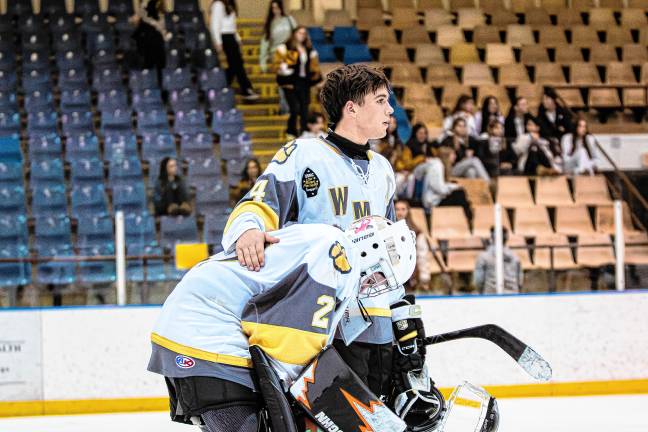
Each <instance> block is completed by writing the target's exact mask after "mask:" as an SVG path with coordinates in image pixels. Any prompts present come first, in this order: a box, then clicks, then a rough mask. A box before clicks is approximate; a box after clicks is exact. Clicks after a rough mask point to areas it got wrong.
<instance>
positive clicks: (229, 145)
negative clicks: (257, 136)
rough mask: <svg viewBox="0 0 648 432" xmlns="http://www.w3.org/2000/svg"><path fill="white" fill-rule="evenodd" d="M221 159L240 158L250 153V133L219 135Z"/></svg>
mask: <svg viewBox="0 0 648 432" xmlns="http://www.w3.org/2000/svg"><path fill="white" fill-rule="evenodd" d="M220 150H221V151H220V154H221V159H225V160H228V159H241V158H247V157H250V155H252V139H251V138H250V135H248V134H246V133H241V134H238V135H230V134H223V135H221V137H220Z"/></svg>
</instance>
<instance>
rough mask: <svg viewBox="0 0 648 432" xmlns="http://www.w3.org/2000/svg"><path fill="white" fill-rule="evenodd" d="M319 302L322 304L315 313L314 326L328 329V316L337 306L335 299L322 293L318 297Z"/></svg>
mask: <svg viewBox="0 0 648 432" xmlns="http://www.w3.org/2000/svg"><path fill="white" fill-rule="evenodd" d="M317 304H318V305H320V306H322V307H321V308H319V309H317V310H316V311H315V313H314V314H313V322H312V323H311V325H312V326H313V327H317V328H321V329H325V330H326V329H328V323H329V319H328V318H327V317H326V315H328V314H329V313H330V312H331V311H332V310H333V308H334V307H335V299H334V298H333V297H331V296H328V295H321V296H319V297H318V298H317Z"/></svg>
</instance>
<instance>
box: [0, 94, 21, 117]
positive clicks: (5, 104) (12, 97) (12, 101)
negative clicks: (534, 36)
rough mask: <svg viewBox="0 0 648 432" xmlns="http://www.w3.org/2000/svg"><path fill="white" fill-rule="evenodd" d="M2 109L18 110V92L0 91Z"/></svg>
mask: <svg viewBox="0 0 648 432" xmlns="http://www.w3.org/2000/svg"><path fill="white" fill-rule="evenodd" d="M0 111H2V112H18V102H17V101H16V94H15V93H13V92H11V93H7V92H3V91H0Z"/></svg>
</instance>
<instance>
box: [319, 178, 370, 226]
mask: <svg viewBox="0 0 648 432" xmlns="http://www.w3.org/2000/svg"><path fill="white" fill-rule="evenodd" d="M329 196H330V197H331V205H332V206H333V214H335V216H344V215H346V213H347V206H348V205H349V187H348V186H336V187H332V188H329ZM370 215H371V205H370V204H369V201H353V219H354V220H356V219H360V218H363V217H365V216H370Z"/></svg>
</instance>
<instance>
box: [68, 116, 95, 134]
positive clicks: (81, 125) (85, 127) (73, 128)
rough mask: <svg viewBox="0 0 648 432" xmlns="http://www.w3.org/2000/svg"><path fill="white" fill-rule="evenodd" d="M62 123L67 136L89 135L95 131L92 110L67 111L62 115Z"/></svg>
mask: <svg viewBox="0 0 648 432" xmlns="http://www.w3.org/2000/svg"><path fill="white" fill-rule="evenodd" d="M61 124H62V126H63V134H64V135H66V136H70V135H87V134H92V133H93V132H94V124H93V122H92V112H90V111H85V112H79V111H73V112H71V113H65V114H63V115H62V116H61Z"/></svg>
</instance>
